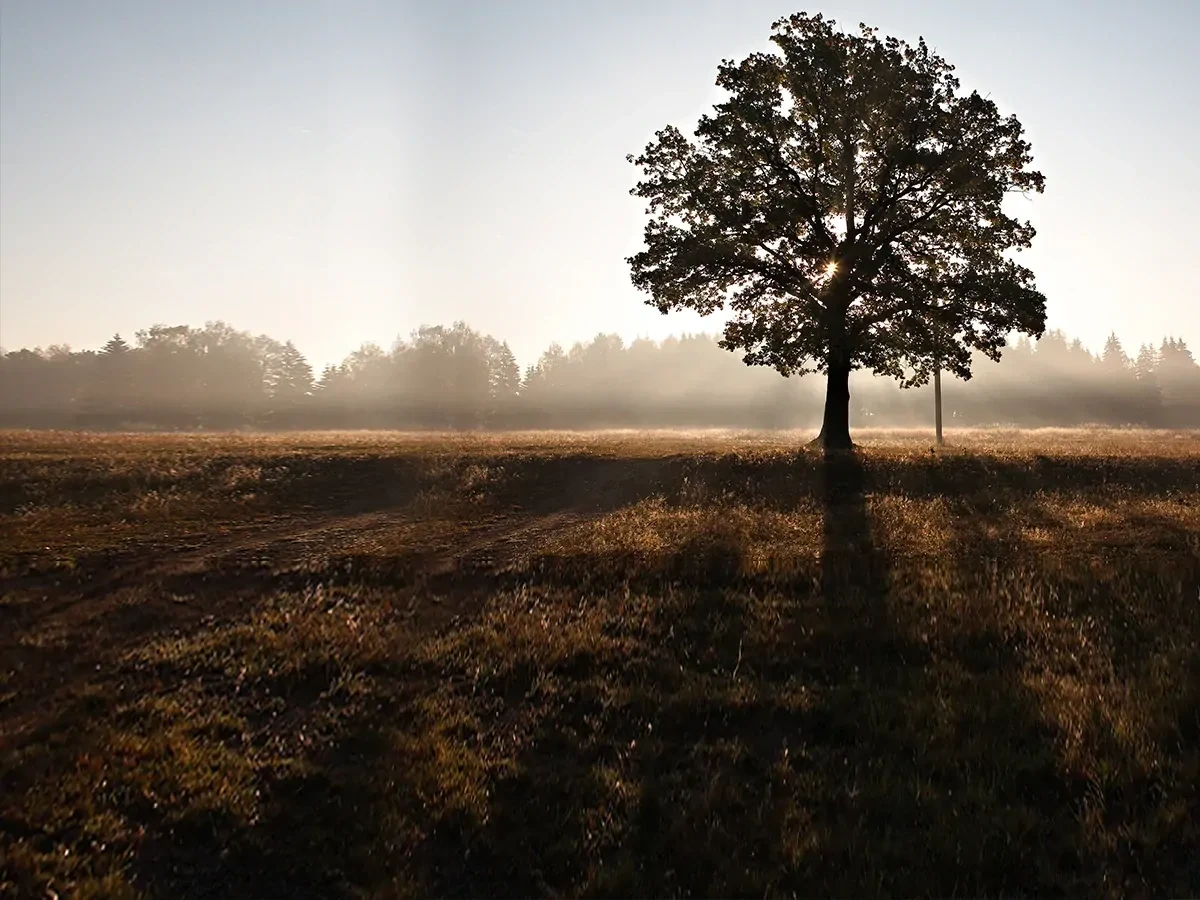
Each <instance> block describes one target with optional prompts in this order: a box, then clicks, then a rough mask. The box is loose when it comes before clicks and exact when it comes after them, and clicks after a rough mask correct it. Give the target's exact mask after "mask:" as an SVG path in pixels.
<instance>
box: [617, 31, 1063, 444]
mask: <svg viewBox="0 0 1200 900" xmlns="http://www.w3.org/2000/svg"><path fill="white" fill-rule="evenodd" d="M834 24H835V23H834V22H833V21H832V20H827V19H824V18H823V17H822V16H820V15H817V16H807V15H804V14H798V15H794V16H792V17H790V18H787V19H781V20H779V21H778V22H776V23H775V25H774V28H773V35H772V38H771V40H772V41H773V42H774V44H775V45H776V48H777V52H770V53H755V54H752V55H751V56H749V57H747V58H746V59H745V60H743V61H742V62H741V63H735V62H732V61H729V60H726V61H724V62H722V63H721V65H720V67H719V68H718V75H717V85H718V86H719V87H721V88H723V89H724V90H725V91H726V92H727V94H728V97H727V99H725V100H724V101H723V102H721V103H719V104H717V106H716V108H715V110H714V113H713V114H712V115H705V116H702V117H701V119H700V122H699V124H698V125H697V127H696V129H695V138H694V139H691V138H688V137H686V136H685V135H684V134H683V133H682V132H681V131H680V130H679V129H677V128H675V127H674V126H668V127H666V128H664V129H663V130H661V131H659V132H657V133H656V135H655V139H654V140H653V141H652V142H651V143H650V144H649V145H647V147H646V148H645V150H644V151H643V152H642V154H641V155H640V156H638V157H636V158H635V157H633V156H630V157H629V160H630V162H632V163H634V164H636V165H637V166H639V167H640V168H641V170H642V176H643V177H642V180H641V181H639V182H638V184H637V185H636V186H635V187H634V188H633V190H632V192H631V193H633V194H634V196H637V197H641V198H643V199H645V200H647V201H648V209H647V212H648V214H649V216H650V220H649V222H648V223H647V225H646V228H645V242H646V248H645V249H644V250H642V251H641V252H639V253H637V254H635V255H634V256H632V257H630V258H629V259H628V263H629V265H630V268H631V273H632V277H633V282H634V284H635V285H636V286H637V287H638V288H639V289H641V290H644V291H646V292H648V293H649V295H650V297H649V299H648V300H647V302H648V303H649V304H650V305H652V306H655V307H657V308H658V309H659V310H660V311H661V312H664V313H665V312H668V311H670V310H673V309H680V308H690V309H694V310H696V311H698V312H700V313H701V314H707V313H712V312H715V311H717V310H719V309H723V308H726V307H728V309H729V311H730V312H731V313H732V316H731V318H730V319H729V321H728V323H727V324H726V326H725V333H724V339H723V340H722V342H721V344H722V346H723V347H724V348H725V349H727V350H742V351H744V353H745V356H744V360H745V362H746V363H747V364H751V365H769V366H773V367H774V368H776V369H777V370H778V371H779V372H781V373H783V374H784V375H791V374H804V373H806V372H812V371H821V372H825V373H826V375H827V385H826V399H825V410H824V417H823V421H822V427H821V434H820V436H819V437H818V441H819V442H820V443H822V444H824V445H825V446H827V447H850V446H852V444H851V442H850V431H849V401H850V391H849V376H850V372H851V370H853V369H857V368H866V369H871V370H873V371H875V372H877V373H880V374H884V375H889V376H893V377H897V378H899V379H900V380H901V382H902V384H905V385H916V384H922V383H924V382H925V381H926V380H928V378H929V375H930V374H931V372H932V370H933V368H934V366H935V365H937V364H940V365H941V367H942V368H943V369H946V370H949V371H951V372H952V373H953V374H955V375H957V376H959V377H960V378H964V379H965V378H969V377H970V366H971V357H972V350H979V351H982V352H983V353H984V354H985V355H986V356H987V357H989V358H991V359H998V358H999V355H1000V351H1001V350H1002V349H1003V347H1004V345H1005V342H1006V338H1007V335H1008V333H1009V332H1010V331H1021V332H1025V333H1028V334H1032V335H1035V336H1037V335H1040V334H1041V333H1042V331H1043V329H1044V327H1045V298H1044V297H1043V296H1042V295H1041V294H1040V293H1039V292H1038V291H1037V290H1036V289H1035V288H1034V286H1033V274H1032V272H1030V271H1029V270H1028V269H1026V268H1024V267H1022V266H1020V265H1018V264H1017V263H1016V262H1015V261H1013V260H1012V259H1011V257H1010V255H1009V253H1008V251H1011V250H1014V249H1019V248H1023V247H1028V246H1029V244H1030V241H1031V239H1032V238H1033V236H1034V229H1033V227H1032V226H1031V225H1030V224H1029V223H1028V222H1022V221H1019V220H1018V219H1015V218H1013V217H1012V216H1010V215H1008V214H1007V213H1006V212H1005V211H1004V209H1003V201H1004V199H1005V197H1006V196H1007V195H1008V194H1010V193H1012V192H1022V193H1024V192H1029V191H1036V192H1041V190H1042V188H1043V184H1044V179H1043V177H1042V175H1041V174H1040V173H1039V172H1036V171H1033V170H1032V169H1031V168H1030V165H1031V163H1032V157H1031V155H1030V146H1029V144H1028V143H1027V142H1026V141H1025V140H1024V138H1023V133H1024V132H1023V129H1022V127H1021V123H1020V122H1019V121H1017V119H1016V118H1015V117H1014V116H1008V117H1004V116H1001V114H1000V112H999V110H998V109H997V107H996V104H995V103H993V102H992V101H991V100H989V99H987V98H985V97H982V96H980V95H979V94H978V93H977V92H972V93H970V94H966V95H964V94H962V93H960V84H959V81H958V80H957V79H956V78H955V77H954V76H953V74H952V73H953V67H952V66H950V65H949V64H948V63H947V62H945V60H943V59H942V58H941V57H939V56H937V55H936V54H934V53H933V52H932V51H930V50H929V48H928V47H927V46H926V44H925V42H924V41H923V40H922V41H919V42H918V43H917V45H916V46H915V47H914V46H911V45H909V44H907V43H905V42H903V41H900V40H897V39H896V38H891V37H888V38H882V39H881V38H880V37H879V36H878V32H877V31H876V30H875V29H871V28H867V27H866V26H863V27H862V28H861V30H860V32H859V34H857V35H851V34H846V33H843V32H840V31H837V30H835V28H834Z"/></svg>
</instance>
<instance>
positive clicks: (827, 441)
mask: <svg viewBox="0 0 1200 900" xmlns="http://www.w3.org/2000/svg"><path fill="white" fill-rule="evenodd" d="M813 443H814V444H816V445H817V446H820V447H824V448H825V449H826V450H850V449H852V448H853V447H854V443H853V442H852V441H851V440H850V366H849V365H845V364H841V363H830V364H829V377H828V380H827V381H826V384H825V416H824V418H823V419H822V420H821V433H820V434H819V435H817V437H816V440H814V441H813Z"/></svg>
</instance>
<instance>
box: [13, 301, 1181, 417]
mask: <svg viewBox="0 0 1200 900" xmlns="http://www.w3.org/2000/svg"><path fill="white" fill-rule="evenodd" d="M972 369H973V377H972V378H971V379H970V380H969V381H961V380H957V379H953V378H949V377H944V378H943V408H944V416H945V422H946V426H947V427H949V428H954V427H956V426H961V427H979V426H989V425H997V426H1015V427H1044V426H1079V425H1091V424H1094V425H1106V426H1140V427H1162V428H1188V427H1197V426H1200V365H1197V363H1196V360H1195V358H1194V357H1193V355H1192V353H1191V351H1190V350H1189V348H1188V346H1187V344H1186V342H1185V341H1183V340H1182V339H1176V338H1174V337H1165V338H1164V339H1163V340H1162V341H1161V342H1160V343H1159V344H1158V346H1150V345H1143V346H1142V347H1140V348H1139V349H1138V350H1137V351H1136V352H1133V353H1129V352H1127V351H1126V349H1125V348H1124V347H1123V346H1122V345H1121V342H1120V340H1119V339H1118V338H1117V337H1116V336H1115V335H1112V336H1110V338H1109V340H1108V342H1107V344H1106V346H1105V347H1104V348H1103V350H1102V351H1101V352H1100V353H1095V354H1094V353H1092V352H1091V351H1090V350H1089V349H1088V348H1086V347H1084V346H1083V344H1082V343H1081V342H1079V341H1078V340H1072V339H1070V338H1068V336H1067V335H1065V334H1064V333H1063V332H1061V331H1050V332H1047V333H1046V335H1044V336H1043V337H1042V339H1041V340H1039V341H1036V342H1034V341H1030V340H1028V339H1025V338H1022V339H1020V340H1019V341H1017V342H1016V343H1012V344H1010V345H1009V346H1008V347H1006V348H1005V350H1004V352H1003V354H1002V357H1001V360H1000V361H999V362H994V361H992V360H990V359H988V358H986V357H984V356H983V355H982V354H977V355H976V358H975V360H974V364H973V367H972ZM824 390H825V379H824V376H823V375H820V374H807V375H803V376H798V377H797V376H793V377H790V378H784V377H782V376H780V375H779V374H778V373H776V372H775V371H773V370H771V369H766V368H761V367H752V366H746V365H744V364H743V362H742V361H741V359H740V357H739V355H737V354H735V353H731V352H728V351H726V350H724V349H722V348H721V347H720V345H719V344H718V340H717V338H715V337H713V336H710V335H707V334H696V335H683V336H680V337H669V338H667V339H665V340H662V341H653V340H649V339H637V340H634V341H632V342H626V341H625V340H623V339H622V338H621V337H620V336H618V335H616V334H600V335H597V336H596V337H595V338H594V339H592V340H591V341H589V342H586V343H577V344H575V345H573V346H571V347H562V346H560V345H558V344H554V345H551V346H550V347H549V348H547V349H546V350H545V351H544V352H543V353H542V354H541V355H540V357H539V358H538V359H537V360H536V362H533V363H532V364H529V365H527V366H526V367H525V368H524V370H523V371H522V369H521V367H520V365H519V364H518V361H517V359H516V358H515V356H514V354H513V353H512V351H511V350H510V348H509V345H508V343H507V342H506V341H504V340H502V339H500V338H498V337H495V336H492V335H488V334H483V333H481V332H479V331H477V330H475V329H473V328H471V327H470V326H468V325H467V324H465V323H462V322H459V323H455V324H453V325H450V326H426V327H423V328H420V329H418V330H417V331H415V332H414V333H412V334H410V335H408V336H406V337H404V338H402V339H397V340H395V341H394V342H392V343H391V344H390V345H389V346H387V347H384V346H381V345H379V344H376V343H365V344H363V345H362V346H361V347H360V348H359V349H357V350H355V351H354V352H353V353H351V354H350V355H349V356H347V357H346V358H345V359H344V360H343V361H342V362H341V363H340V364H338V365H330V366H327V367H325V369H324V370H323V371H321V372H314V371H313V369H312V367H311V365H310V364H309V363H308V361H307V360H306V359H305V357H304V355H303V354H302V353H301V352H300V351H299V350H298V349H297V348H296V347H295V346H294V345H293V344H292V343H291V342H281V341H279V340H276V339H274V338H271V337H269V336H267V335H253V334H250V333H248V332H245V331H239V330H237V329H236V328H234V327H232V326H230V325H228V324H225V323H223V322H212V323H208V324H207V325H205V326H204V327H202V328H195V327H189V326H185V325H179V326H163V325H156V326H153V327H151V328H148V329H146V330H143V331H139V332H137V333H136V335H135V336H134V338H133V340H132V341H130V342H127V341H126V340H124V339H123V338H122V337H121V336H119V335H116V336H114V337H113V338H112V339H111V340H110V341H109V342H108V343H107V344H105V345H104V346H103V347H102V348H99V349H97V350H83V351H74V350H71V349H70V348H68V347H66V346H63V345H54V346H51V347H49V348H47V349H40V348H39V349H32V350H30V349H22V350H17V351H14V352H8V353H3V352H0V425H3V426H4V427H34V428H79V429H108V430H162V429H181V430H187V429H214V430H225V429H330V428H367V429H482V428H486V429H497V430H502V429H599V428H706V427H709V428H763V429H794V428H799V429H805V428H816V427H818V426H819V424H820V421H821V409H822V403H823V401H824ZM851 418H852V422H853V424H855V425H857V426H865V425H870V426H882V427H890V426H903V427H912V426H921V427H925V426H929V425H930V424H931V423H932V419H933V395H932V388H931V387H930V386H929V385H925V386H922V387H917V388H910V389H903V388H901V387H900V385H899V384H898V383H897V382H896V381H895V380H893V379H889V378H882V377H877V376H873V375H871V374H869V373H866V372H856V373H854V375H853V376H852V378H851Z"/></svg>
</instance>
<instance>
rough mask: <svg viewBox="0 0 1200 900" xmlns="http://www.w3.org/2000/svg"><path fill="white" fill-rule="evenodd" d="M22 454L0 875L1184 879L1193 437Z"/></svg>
mask: <svg viewBox="0 0 1200 900" xmlns="http://www.w3.org/2000/svg"><path fill="white" fill-rule="evenodd" d="M858 439H859V440H860V442H861V443H862V445H863V447H862V449H861V451H860V452H859V453H857V454H855V455H852V456H846V455H835V456H832V457H829V458H824V457H821V456H818V455H817V454H815V453H813V452H811V451H806V450H804V449H802V448H800V446H799V445H800V440H801V436H798V435H794V434H779V433H775V434H765V435H764V434H728V433H695V434H678V433H649V434H640V433H633V432H629V433H623V432H615V433H604V434H555V435H547V434H533V433H531V434H512V435H467V436H463V435H456V436H447V435H394V436H393V435H385V436H381V435H378V434H369V433H364V434H328V435H275V436H269V437H251V436H231V435H221V436H214V437H205V438H201V437H194V436H187V437H176V436H132V435H130V436H103V437H98V436H90V435H71V434H49V435H47V434H33V433H7V434H4V435H3V436H0V485H2V487H0V566H2V569H0V573H2V577H3V581H2V582H0V583H2V588H0V625H3V628H2V629H0V660H2V661H3V664H2V665H0V742H2V753H3V756H2V758H0V767H2V768H0V891H3V892H7V893H8V894H11V895H13V896H39V895H41V894H42V893H44V892H45V891H46V889H47V887H49V888H50V889H51V890H54V891H56V892H57V893H58V894H59V895H60V896H84V897H86V896H96V897H101V896H102V897H110V896H141V895H145V896H193V897H199V896H289V897H294V896H321V897H328V896H411V895H431V894H433V895H469V896H484V895H486V896H500V895H504V896H508V895H546V894H556V895H559V894H570V895H579V894H582V895H592V896H596V895H601V896H610V895H638V896H643V895H696V894H700V895H709V894H720V895H737V896H741V895H751V894H753V895H756V896H759V895H785V894H800V895H826V894H829V895H855V896H858V895H894V894H909V895H930V894H932V895H942V896H950V895H964V894H965V895H999V894H1022V895H1047V894H1064V893H1070V894H1089V895H1107V896H1126V895H1130V894H1132V895H1174V896H1195V895H1196V894H1198V893H1200V790H1198V788H1197V785H1200V749H1198V748H1200V435H1196V434H1194V433H1193V434H1188V433H1164V432H1136V431H1135V432H1092V431H1044V432H1025V433H999V432H963V433H956V434H952V435H951V442H952V444H951V447H949V448H947V449H946V450H944V451H942V452H939V453H933V452H931V451H930V448H929V445H928V440H927V436H923V435H917V434H905V433H900V432H878V433H865V434H860V435H859V436H858Z"/></svg>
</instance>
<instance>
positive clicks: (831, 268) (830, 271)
mask: <svg viewBox="0 0 1200 900" xmlns="http://www.w3.org/2000/svg"><path fill="white" fill-rule="evenodd" d="M837 269H838V266H837V260H833V261H831V262H830V263H829V265H827V266H826V267H825V277H826V278H832V277H833V276H834V275H836V274H837Z"/></svg>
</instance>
